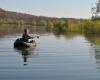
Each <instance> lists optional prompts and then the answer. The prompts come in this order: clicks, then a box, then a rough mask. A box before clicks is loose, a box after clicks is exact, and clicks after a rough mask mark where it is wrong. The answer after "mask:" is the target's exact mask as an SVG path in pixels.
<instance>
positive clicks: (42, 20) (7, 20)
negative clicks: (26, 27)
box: [0, 8, 78, 26]
mask: <svg viewBox="0 0 100 80" xmlns="http://www.w3.org/2000/svg"><path fill="white" fill-rule="evenodd" d="M67 20H78V19H74V18H55V17H45V16H35V15H31V14H25V13H19V12H13V11H7V10H4V9H2V8H0V23H4V24H32V25H34V26H35V25H39V26H41V25H43V26H44V25H47V24H48V23H56V22H64V21H67Z"/></svg>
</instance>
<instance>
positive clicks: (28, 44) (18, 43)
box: [14, 38, 36, 47]
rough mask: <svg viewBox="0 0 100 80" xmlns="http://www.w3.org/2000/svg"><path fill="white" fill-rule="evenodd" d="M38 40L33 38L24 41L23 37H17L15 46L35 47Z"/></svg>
mask: <svg viewBox="0 0 100 80" xmlns="http://www.w3.org/2000/svg"><path fill="white" fill-rule="evenodd" d="M35 46H36V42H35V40H33V41H32V42H27V41H24V40H23V39H22V38H19V39H17V40H16V41H15V42H14V47H35Z"/></svg>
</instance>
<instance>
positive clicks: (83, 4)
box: [0, 0, 96, 18]
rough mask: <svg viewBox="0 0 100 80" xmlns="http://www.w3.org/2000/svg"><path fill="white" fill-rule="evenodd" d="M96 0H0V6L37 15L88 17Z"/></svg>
mask: <svg viewBox="0 0 100 80" xmlns="http://www.w3.org/2000/svg"><path fill="white" fill-rule="evenodd" d="M95 2H96V0H0V8H3V9H6V10H10V11H17V12H25V13H29V14H33V15H37V16H49V17H66V18H90V17H91V7H93V6H94V4H95Z"/></svg>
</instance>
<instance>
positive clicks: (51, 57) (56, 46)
mask: <svg viewBox="0 0 100 80" xmlns="http://www.w3.org/2000/svg"><path fill="white" fill-rule="evenodd" d="M18 37H20V34H17V35H7V36H5V37H2V38H0V80H100V67H99V66H100V65H99V63H100V47H99V46H96V45H94V44H92V43H91V42H90V41H88V39H86V38H85V37H82V36H76V37H73V38H69V37H66V38H65V37H64V36H60V37H56V36H54V35H53V34H44V35H42V36H41V37H40V38H39V39H37V40H36V41H37V46H36V47H35V48H27V49H23V50H17V49H14V48H13V43H14V41H15V40H16V38H18Z"/></svg>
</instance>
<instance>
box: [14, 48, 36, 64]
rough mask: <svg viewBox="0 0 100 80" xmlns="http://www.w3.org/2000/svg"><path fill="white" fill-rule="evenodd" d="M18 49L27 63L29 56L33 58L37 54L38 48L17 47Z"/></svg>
mask: <svg viewBox="0 0 100 80" xmlns="http://www.w3.org/2000/svg"><path fill="white" fill-rule="evenodd" d="M16 50H17V51H18V52H19V53H20V54H21V55H22V58H23V62H24V65H27V62H28V58H32V57H34V56H36V55H37V51H36V48H35V47H33V48H16Z"/></svg>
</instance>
